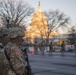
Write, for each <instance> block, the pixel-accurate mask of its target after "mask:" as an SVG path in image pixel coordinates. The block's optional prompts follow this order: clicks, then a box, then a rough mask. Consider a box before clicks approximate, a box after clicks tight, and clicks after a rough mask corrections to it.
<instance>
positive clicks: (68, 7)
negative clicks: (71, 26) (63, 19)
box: [26, 0, 76, 23]
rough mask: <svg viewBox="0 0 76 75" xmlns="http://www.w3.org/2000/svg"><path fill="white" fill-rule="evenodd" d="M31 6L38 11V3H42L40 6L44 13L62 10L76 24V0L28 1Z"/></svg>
mask: <svg viewBox="0 0 76 75" xmlns="http://www.w3.org/2000/svg"><path fill="white" fill-rule="evenodd" d="M26 1H27V2H28V3H29V4H31V6H33V7H34V8H35V10H37V7H38V3H39V1H40V5H41V8H42V11H48V10H50V9H52V10H56V9H58V10H60V11H61V12H63V13H64V14H65V15H67V16H69V17H70V18H71V22H72V23H76V22H75V21H76V0H26Z"/></svg>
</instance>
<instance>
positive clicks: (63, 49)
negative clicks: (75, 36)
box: [61, 41, 65, 55]
mask: <svg viewBox="0 0 76 75" xmlns="http://www.w3.org/2000/svg"><path fill="white" fill-rule="evenodd" d="M64 51H65V44H64V41H63V42H62V44H61V55H64Z"/></svg>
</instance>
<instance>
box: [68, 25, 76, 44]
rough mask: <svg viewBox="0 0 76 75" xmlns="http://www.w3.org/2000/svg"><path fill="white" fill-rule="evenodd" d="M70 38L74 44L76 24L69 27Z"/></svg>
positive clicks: (75, 40)
mask: <svg viewBox="0 0 76 75" xmlns="http://www.w3.org/2000/svg"><path fill="white" fill-rule="evenodd" d="M68 40H69V41H70V43H71V44H74V43H75V42H76V26H75V25H74V26H72V27H71V28H69V29H68Z"/></svg>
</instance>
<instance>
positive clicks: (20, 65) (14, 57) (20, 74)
mask: <svg viewBox="0 0 76 75" xmlns="http://www.w3.org/2000/svg"><path fill="white" fill-rule="evenodd" d="M0 55H1V56H2V58H0V59H1V60H3V61H2V62H0V64H2V65H3V67H4V68H5V69H3V68H2V69H3V70H2V71H4V72H5V74H2V73H0V75H24V74H25V70H26V68H25V67H26V61H25V59H24V56H23V53H22V51H21V50H20V48H19V47H18V46H17V45H16V44H14V43H8V44H7V45H6V47H5V48H4V50H3V51H2V52H1V54H0ZM7 65H8V66H7ZM11 73H12V74H11Z"/></svg>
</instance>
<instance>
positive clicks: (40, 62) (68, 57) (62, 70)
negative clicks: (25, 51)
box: [29, 52, 76, 75]
mask: <svg viewBox="0 0 76 75" xmlns="http://www.w3.org/2000/svg"><path fill="white" fill-rule="evenodd" d="M29 61H30V65H31V68H32V72H33V73H34V75H76V56H75V54H74V53H65V55H64V56H61V55H60V53H59V52H57V53H56V52H55V53H53V55H52V56H49V55H48V53H45V55H44V56H43V55H41V54H39V55H34V56H32V55H31V54H29Z"/></svg>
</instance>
